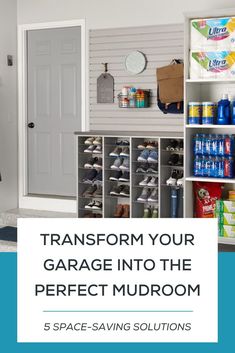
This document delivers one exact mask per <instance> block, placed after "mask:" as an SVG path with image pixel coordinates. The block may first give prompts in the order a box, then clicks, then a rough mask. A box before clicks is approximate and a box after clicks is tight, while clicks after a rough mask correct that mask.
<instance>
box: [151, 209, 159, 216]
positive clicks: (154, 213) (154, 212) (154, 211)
mask: <svg viewBox="0 0 235 353" xmlns="http://www.w3.org/2000/svg"><path fill="white" fill-rule="evenodd" d="M152 218H158V208H157V207H154V209H153V212H152Z"/></svg>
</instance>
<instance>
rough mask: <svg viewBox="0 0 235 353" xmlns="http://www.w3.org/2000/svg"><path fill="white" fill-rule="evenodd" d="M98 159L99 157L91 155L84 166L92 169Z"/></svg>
mask: <svg viewBox="0 0 235 353" xmlns="http://www.w3.org/2000/svg"><path fill="white" fill-rule="evenodd" d="M97 161H98V158H97V157H94V158H93V157H90V158H88V160H87V162H86V163H85V164H84V168H86V169H91V168H93V164H94V163H96V162H97Z"/></svg>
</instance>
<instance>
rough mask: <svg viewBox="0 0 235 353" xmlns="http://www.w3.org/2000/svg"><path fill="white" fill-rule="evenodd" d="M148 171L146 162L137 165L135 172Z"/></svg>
mask: <svg viewBox="0 0 235 353" xmlns="http://www.w3.org/2000/svg"><path fill="white" fill-rule="evenodd" d="M147 171H148V163H144V164H140V165H139V166H137V169H136V173H146V172H147Z"/></svg>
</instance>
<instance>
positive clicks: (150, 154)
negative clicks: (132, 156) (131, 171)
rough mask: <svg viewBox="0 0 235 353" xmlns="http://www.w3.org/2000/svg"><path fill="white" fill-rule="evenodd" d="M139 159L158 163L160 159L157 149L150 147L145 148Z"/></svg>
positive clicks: (139, 160)
mask: <svg viewBox="0 0 235 353" xmlns="http://www.w3.org/2000/svg"><path fill="white" fill-rule="evenodd" d="M137 161H138V162H149V163H156V162H157V161H158V153H157V151H156V150H151V151H149V150H148V149H145V150H143V151H142V152H141V154H140V155H139V157H138V158H137Z"/></svg>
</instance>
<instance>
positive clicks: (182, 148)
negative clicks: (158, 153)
mask: <svg viewBox="0 0 235 353" xmlns="http://www.w3.org/2000/svg"><path fill="white" fill-rule="evenodd" d="M179 148H180V151H183V150H184V141H183V140H180V142H179Z"/></svg>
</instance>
